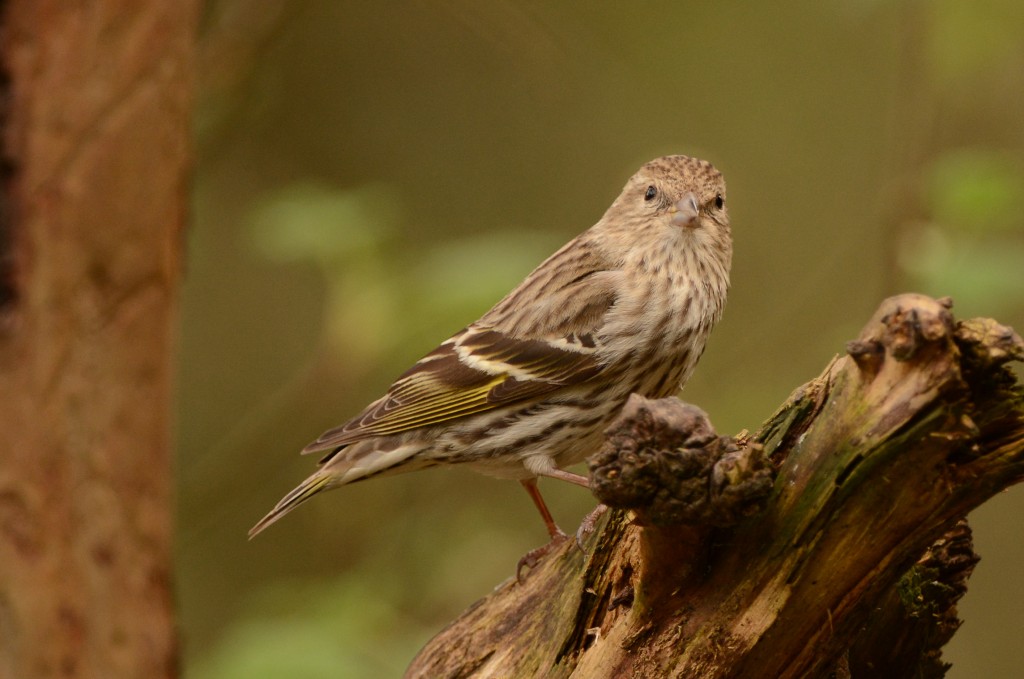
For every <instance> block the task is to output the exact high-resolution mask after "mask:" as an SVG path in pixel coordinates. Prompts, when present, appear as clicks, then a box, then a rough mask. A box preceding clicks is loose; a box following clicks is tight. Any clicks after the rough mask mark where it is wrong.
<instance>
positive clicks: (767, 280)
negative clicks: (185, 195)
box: [177, 0, 1024, 679]
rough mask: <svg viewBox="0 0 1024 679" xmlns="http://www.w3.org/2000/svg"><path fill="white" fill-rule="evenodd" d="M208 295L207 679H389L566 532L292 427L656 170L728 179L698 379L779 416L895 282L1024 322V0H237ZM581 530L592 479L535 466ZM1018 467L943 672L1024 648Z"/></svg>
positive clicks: (197, 461)
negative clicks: (726, 266) (651, 164)
mask: <svg viewBox="0 0 1024 679" xmlns="http://www.w3.org/2000/svg"><path fill="white" fill-rule="evenodd" d="M202 40H203V44H202V55H203V58H202V75H201V77H202V89H201V92H200V99H199V102H198V111H197V122H196V134H197V139H198V144H199V158H198V165H197V168H196V178H195V185H194V220H193V227H192V229H191V231H190V233H189V244H188V247H189V261H188V282H187V289H186V293H185V300H184V308H183V312H182V331H181V332H182V336H181V375H180V394H181V397H180V409H179V410H180V415H179V420H180V421H179V426H178V441H179V451H180V452H179V458H178V475H179V478H180V490H179V525H180V529H179V534H178V540H177V549H178V552H177V560H178V564H177V565H178V583H177V589H178V597H179V601H180V605H181V612H182V632H183V636H184V642H185V646H184V648H185V662H186V671H187V676H188V677H190V678H191V679H233V678H235V677H238V678H242V677H245V678H246V679H259V678H261V677H275V678H276V677H299V676H301V677H304V678H307V679H309V678H312V679H318V678H320V677H324V678H326V677H331V678H335V679H336V678H339V677H342V678H344V677H359V678H366V677H393V676H398V675H399V674H400V673H401V671H402V669H403V668H404V667H405V666H406V664H407V663H408V662H409V660H410V659H411V658H412V656H413V655H414V653H415V652H416V651H417V650H418V648H419V647H420V646H421V645H422V644H423V643H424V642H425V641H426V640H427V639H428V638H429V637H430V636H432V634H433V633H435V632H436V631H438V630H439V629H440V628H441V627H442V626H443V625H444V623H445V622H446V621H448V620H450V619H451V618H452V617H454V616H455V615H456V614H457V613H458V612H459V611H461V610H462V609H463V608H465V607H466V606H467V605H469V604H470V603H471V602H473V601H474V600H476V599H477V598H479V597H481V596H483V595H485V594H486V593H488V592H489V591H490V590H491V588H492V587H494V586H495V585H497V584H498V583H500V582H501V581H503V580H504V579H506V578H508V577H509V576H510V575H511V574H512V572H513V569H514V566H515V563H516V561H517V559H518V558H519V556H520V555H522V554H523V553H524V552H526V551H527V550H529V549H531V548H533V547H535V546H537V545H539V544H542V543H543V542H544V540H545V537H546V535H545V532H544V529H543V526H542V525H541V522H540V521H539V519H538V517H537V516H536V513H535V510H534V508H533V506H532V505H531V503H530V502H529V499H528V498H527V496H526V494H525V493H523V491H522V490H521V489H520V488H519V487H518V484H515V483H509V482H501V481H496V480H492V479H489V478H484V477H480V476H476V475H473V474H471V473H469V472H464V471H461V470H441V471H428V472H421V473H418V474H413V475H408V476H404V477H403V476H399V477H393V478H390V479H380V480H375V481H373V482H370V483H366V484H357V485H355V486H352V487H349V488H346V489H343V490H341V491H336V492H334V493H330V494H327V495H325V496H321V497H320V498H318V499H317V500H316V501H314V502H312V503H310V504H309V505H306V506H304V507H303V508H302V509H301V510H300V511H297V512H295V513H294V514H292V515H290V516H289V517H288V519H287V520H286V521H284V522H282V523H281V524H279V525H276V526H274V527H273V528H272V529H271V530H269V531H267V532H266V533H265V534H263V535H261V536H260V537H259V538H258V539H257V540H255V541H253V542H247V541H246V538H245V534H246V530H247V529H248V528H249V527H250V526H251V525H252V524H253V523H254V522H255V521H256V520H257V519H258V518H259V517H260V516H262V515H263V513H264V512H265V511H266V510H267V509H269V508H270V507H271V506H272V505H273V503H274V502H276V501H277V499H278V498H279V497H280V496H281V495H282V494H284V493H285V492H286V491H288V490H289V489H291V488H292V487H293V486H294V485H295V484H297V483H298V482H299V481H300V480H301V479H303V478H304V477H305V476H306V475H307V474H308V473H309V472H310V471H311V469H312V468H313V465H314V462H315V460H313V459H310V458H300V457H299V456H298V455H297V454H296V453H297V451H298V450H299V449H300V448H301V447H302V446H303V445H305V444H306V443H308V442H309V441H310V440H312V439H313V438H315V437H316V436H317V435H318V434H319V433H320V432H321V431H322V430H324V429H326V428H328V427H330V426H333V425H336V424H339V423H340V422H342V421H344V420H345V419H347V418H348V417H349V416H351V415H353V414H354V413H355V412H356V411H357V410H358V409H359V408H361V407H362V406H363V405H364V404H365V403H366V402H368V401H369V400H371V399H372V398H375V397H376V396H378V395H379V394H380V393H381V392H382V390H383V389H384V388H385V387H386V386H387V385H388V384H389V382H390V381H391V379H393V378H394V377H395V376H397V375H398V374H399V373H401V372H402V371H403V370H404V369H405V368H406V367H407V366H408V365H409V364H411V362H413V361H415V360H416V359H417V358H419V357H420V356H421V355H422V354H423V353H425V352H426V351H428V350H430V349H432V348H433V346H434V345H435V344H436V343H437V342H438V341H440V340H441V339H443V338H445V337H447V336H448V335H449V334H451V333H452V332H453V331H455V330H457V329H459V328H461V327H462V326H463V325H464V324H465V323H466V322H467V321H469V320H472V319H474V318H476V317H477V315H479V314H480V313H481V312H483V311H484V310H486V309H487V308H488V307H489V306H490V305H491V304H493V303H494V302H495V301H496V300H497V299H499V298H500V297H501V296H502V295H503V294H504V293H505V292H506V291H508V290H509V289H510V288H511V287H512V286H513V285H515V284H516V283H517V282H518V281H519V280H520V279H521V278H522V277H523V276H524V275H525V274H526V273H527V272H529V271H530V270H531V269H532V268H533V267H534V266H535V265H536V264H537V263H539V262H540V261H541V260H542V259H543V258H544V257H545V256H546V255H547V254H549V253H550V252H552V251H553V250H554V249H555V248H557V247H558V246H560V245H561V244H562V243H563V242H565V241H566V240H568V239H569V238H571V237H572V236H574V235H575V234H576V233H578V232H580V231H582V230H583V229H585V228H587V227H588V226H589V225H591V224H592V223H593V222H595V221H596V220H597V219H598V218H599V217H600V216H601V214H602V212H603V211H604V209H605V208H606V207H607V205H608V204H609V203H610V202H611V200H612V199H613V198H614V197H615V196H616V195H617V194H618V191H619V189H620V187H621V186H622V184H623V183H624V182H625V180H626V178H627V177H628V176H629V175H630V174H632V172H633V171H634V170H635V169H636V168H637V167H638V166H639V165H640V164H641V163H643V162H644V161H646V160H649V159H650V158H653V157H655V156H658V155H662V154H667V153H687V154H692V155H699V156H701V157H704V158H707V159H709V160H711V161H712V162H714V163H715V164H716V165H717V166H718V167H719V169H721V170H722V171H723V172H724V173H725V176H726V178H727V180H728V183H729V201H730V206H731V207H730V212H731V215H732V218H733V224H734V236H735V252H736V254H735V261H734V268H733V286H732V292H731V295H730V301H729V305H728V308H727V310H726V315H725V319H724V320H723V322H722V323H721V325H720V326H719V328H718V329H717V330H716V332H715V334H714V335H713V337H712V340H711V343H710V346H709V348H708V351H707V353H706V354H705V356H704V359H703V362H702V364H701V366H700V368H699V369H698V371H697V374H696V376H695V377H694V378H693V380H692V381H691V383H690V384H689V385H688V386H687V388H686V391H685V393H684V397H685V398H686V399H687V400H689V401H692V402H695V403H697V404H699V405H700V406H702V407H703V408H705V409H706V410H708V411H709V412H710V413H711V416H712V419H713V420H714V421H715V423H716V424H717V426H718V427H719V429H720V431H722V432H732V433H734V432H736V431H739V430H740V429H743V428H748V429H752V430H753V429H756V428H757V426H758V425H759V424H760V422H761V421H762V420H764V419H765V418H766V417H767V416H768V415H769V414H770V413H771V412H772V411H773V410H774V409H775V407H776V406H777V405H779V404H780V403H781V402H782V401H783V400H784V398H785V397H786V396H787V394H788V393H789V392H790V391H791V390H792V389H794V388H795V387H797V386H798V385H799V384H801V383H803V382H805V381H807V380H809V379H811V378H812V377H814V376H815V375H817V374H818V373H819V372H820V370H821V369H822V368H823V367H824V366H825V365H826V363H827V362H828V361H829V359H830V358H831V357H832V356H833V355H834V354H836V353H837V352H841V351H842V349H843V346H844V343H845V342H846V340H848V339H851V338H853V337H855V336H856V334H857V332H858V331H859V329H860V327H861V326H862V325H863V324H864V323H865V322H866V320H867V319H868V318H869V317H870V315H871V314H872V313H873V311H874V310H875V308H876V307H877V305H878V304H879V302H880V301H881V300H882V299H883V298H884V297H886V296H888V295H891V294H894V293H898V292H904V291H921V292H925V293H929V294H933V295H936V296H939V295H952V296H953V297H954V299H955V302H956V306H955V309H954V311H955V312H956V313H957V314H958V315H960V316H962V317H969V316H976V315H984V316H993V317H995V318H997V319H998V320H1000V321H1002V322H1004V323H1008V324H1011V325H1015V326H1016V327H1018V328H1024V3H1020V2H1019V0H978V1H976V2H972V3H964V2H959V1H956V0H931V1H929V2H924V1H917V2H913V1H904V2H895V1H893V2H883V1H881V0H847V1H838V0H832V1H826V2H820V1H818V0H800V1H795V2H789V3H746V2H737V1H735V0H731V1H729V0H726V1H720V2H713V3H712V2H700V3H694V2H646V3H621V2H594V3H555V2H542V1H539V0H538V1H532V2H527V1H513V0H490V1H489V2H486V3H483V2H477V1H476V0H437V1H435V2H415V1H391V2H376V3H370V2H340V1H338V0H290V1H287V2H286V1H284V0H214V1H212V2H210V3H209V4H208V6H207V9H206V12H205V16H204V21H203V28H202ZM542 487H543V489H544V490H545V492H546V496H547V497H548V499H549V502H550V503H551V504H552V505H553V509H554V511H555V513H556V515H557V517H558V519H559V520H560V522H561V523H562V525H563V526H565V527H567V528H572V527H574V526H575V525H576V523H577V521H578V520H579V518H580V517H581V516H582V515H583V514H584V513H585V512H586V511H588V510H589V509H590V508H591V506H592V505H593V502H594V501H593V499H592V498H591V497H590V495H589V494H588V493H586V492H584V491H581V490H580V489H577V488H574V487H570V486H563V485H562V484H557V483H555V482H542ZM1022 516H1024V488H1017V489H1013V490H1011V491H1009V492H1006V493H1004V494H1002V495H1001V496H1000V497H997V498H995V499H994V500H992V501H991V502H989V503H988V504H986V505H985V506H984V507H983V508H981V509H979V510H978V511H976V512H975V513H974V514H973V515H972V525H973V526H974V528H975V531H976V549H977V551H978V552H979V553H980V554H981V556H982V558H983V560H982V562H981V564H980V565H979V566H978V568H977V570H976V572H975V575H974V577H973V579H972V581H971V589H970V592H969V593H968V595H967V597H966V598H965V599H964V601H963V603H962V605H961V613H962V617H963V618H964V619H965V620H966V623H965V624H964V626H963V628H962V629H961V631H960V632H959V634H958V635H957V637H956V640H955V641H954V642H953V644H952V646H951V647H949V648H948V651H947V653H946V658H947V659H948V660H951V661H953V662H954V663H955V664H954V669H953V670H952V672H951V673H950V675H949V676H950V677H953V678H955V679H964V678H968V677H987V678H993V677H994V678H999V677H1011V676H1012V677H1017V676H1019V671H1020V666H1021V663H1022V662H1024V655H1022V650H1021V644H1020V630H1021V629H1024V522H1022V520H1021V517H1022Z"/></svg>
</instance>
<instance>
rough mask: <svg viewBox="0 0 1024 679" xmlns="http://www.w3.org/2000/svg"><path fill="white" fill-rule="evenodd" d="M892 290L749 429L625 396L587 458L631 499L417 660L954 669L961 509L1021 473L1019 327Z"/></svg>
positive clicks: (722, 669) (503, 666)
mask: <svg viewBox="0 0 1024 679" xmlns="http://www.w3.org/2000/svg"><path fill="white" fill-rule="evenodd" d="M950 307H951V303H950V302H949V300H945V299H944V300H934V299H931V298H928V297H924V296H921V295H912V294H907V295H901V296H898V297H893V298H890V299H888V300H886V301H885V302H883V304H882V305H881V307H880V308H879V310H878V312H877V313H876V314H875V315H874V317H873V318H872V319H871V320H870V321H869V322H868V324H867V325H866V326H865V328H864V330H863V331H862V332H861V334H860V337H859V338H857V339H856V340H854V341H852V342H850V343H849V345H848V346H847V355H846V356H843V357H841V358H835V359H834V360H833V361H832V362H831V363H830V364H829V365H828V366H827V367H826V368H825V371H824V372H823V373H822V374H821V375H820V376H819V377H818V378H816V379H814V380H812V381H811V382H809V383H807V384H805V385H804V386H802V387H800V388H799V389H797V390H796V391H795V392H794V393H793V394H792V396H790V398H789V399H788V400H787V402H786V403H785V404H783V406H782V407H781V408H780V409H779V410H778V412H776V413H775V414H774V415H773V416H771V417H770V418H769V419H768V420H767V422H765V424H764V425H763V426H762V427H761V429H760V430H759V431H758V432H757V433H756V434H755V435H753V436H745V435H744V436H740V437H737V438H735V439H733V438H728V437H720V436H718V435H717V434H715V432H714V430H713V429H712V428H711V425H710V423H709V422H708V419H707V417H706V416H705V415H704V414H703V413H702V412H701V411H699V410H698V409H696V408H694V407H692V406H688V405H686V404H683V403H681V402H679V401H677V400H675V399H663V400H661V401H646V400H644V399H641V398H639V397H634V398H633V399H631V401H630V402H629V404H628V405H627V407H626V408H624V410H623V413H622V415H621V416H620V418H619V420H618V421H617V422H616V423H614V424H613V425H612V427H610V428H609V431H608V432H607V435H606V443H605V446H604V448H603V449H602V450H601V451H600V452H599V453H597V454H596V455H594V456H593V457H592V458H591V460H590V467H591V487H592V489H593V490H594V492H595V494H596V495H597V496H598V498H599V499H601V500H602V501H603V502H605V503H607V504H608V505H610V506H612V507H615V508H617V509H616V510H615V511H612V512H610V513H609V515H608V518H607V520H605V521H604V522H602V524H600V526H599V528H598V530H597V532H596V534H595V535H594V536H592V537H591V539H589V540H588V541H587V543H586V552H584V551H581V550H580V549H578V548H577V546H576V545H575V544H573V543H572V541H567V543H566V544H565V545H563V546H562V548H561V549H560V550H559V551H557V552H555V553H553V554H552V555H550V556H549V557H548V558H547V559H546V560H545V561H544V562H543V563H542V564H541V565H540V566H539V567H538V569H537V570H536V571H535V572H532V573H530V574H529V576H528V577H527V579H526V581H525V582H524V583H523V584H521V585H520V584H517V583H516V582H515V581H514V580H512V579H510V580H509V581H506V582H505V583H504V584H502V585H501V586H500V587H498V588H497V589H496V590H495V591H494V592H493V593H492V594H491V595H489V596H487V597H486V598H484V599H482V600H481V601H478V602H477V603H476V604H474V605H473V606H471V607H470V608H469V609H468V610H467V611H465V612H464V613H463V614H462V615H461V616H460V617H459V618H458V619H456V620H455V621H453V622H452V623H451V624H450V625H449V626H448V627H447V628H446V629H445V630H443V631H442V632H441V633H440V634H438V635H437V636H436V637H435V638H434V639H433V640H432V641H430V642H429V643H428V644H427V646H426V647H425V648H424V649H423V650H422V651H421V652H420V653H419V655H418V656H417V657H416V658H415V659H414V661H413V662H412V664H411V666H410V667H409V669H408V671H407V674H406V676H407V677H513V676H514V677H528V676H543V677H588V678H593V677H624V676H633V677H701V678H703V679H708V678H715V677H757V678H763V677H792V678H802V677H849V676H853V677H868V676H870V677H941V676H942V675H943V674H944V673H945V669H946V666H945V665H944V664H943V663H942V661H941V658H940V648H941V646H942V645H943V644H944V643H945V642H946V641H948V639H949V638H950V637H951V636H952V634H953V632H954V631H955V630H956V628H957V626H958V625H959V622H958V620H957V618H956V609H955V605H956V601H957V600H958V599H959V597H960V596H961V595H962V594H963V592H964V591H965V589H966V580H967V577H968V576H969V575H970V572H971V570H972V568H973V566H974V564H975V563H976V561H977V557H976V556H975V555H974V553H973V551H972V549H971V544H970V531H969V529H968V528H967V525H966V522H965V521H964V520H963V517H964V516H965V515H966V514H967V512H969V511H970V510H971V509H973V508H974V507H977V506H978V505H979V504H981V503H982V502H984V501H985V500H986V499H987V498H989V497H991V496H992V495H994V494H995V493H997V492H999V491H1000V490H1002V489H1004V488H1006V487H1007V486H1009V485H1011V484H1013V483H1016V482H1018V481H1020V480H1021V478H1022V476H1024V394H1022V389H1021V385H1020V384H1019V382H1018V380H1017V379H1016V377H1015V375H1014V373H1013V372H1012V371H1011V370H1010V368H1009V367H1008V366H1007V363H1009V362H1010V361H1013V360H1021V359H1022V358H1024V342H1022V341H1021V338H1020V337H1019V336H1018V335H1017V334H1016V333H1014V332H1013V331H1012V330H1011V329H1009V328H1006V327H1004V326H1001V325H999V324H998V323H996V322H994V321H992V320H989V319H975V320H969V321H962V322H956V321H955V320H954V318H953V315H952V313H951V310H950Z"/></svg>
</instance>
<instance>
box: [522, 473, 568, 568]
mask: <svg viewBox="0 0 1024 679" xmlns="http://www.w3.org/2000/svg"><path fill="white" fill-rule="evenodd" d="M572 476H576V474H572ZM520 483H522V484H523V488H525V489H526V492H527V493H529V494H530V499H531V500H533V504H535V505H536V506H537V511H539V512H540V515H541V518H542V519H544V525H545V526H547V529H548V535H549V536H551V541H550V542H548V543H547V544H546V545H543V546H541V547H538V548H537V549H533V550H530V551H529V552H527V553H526V554H524V555H523V558H521V559H520V560H519V564H518V565H517V566H516V580H517V581H518V582H519V584H522V582H523V568H524V567H526V568H530V569H532V568H533V567H534V566H536V565H537V564H538V563H540V560H541V559H543V558H544V557H545V556H547V555H548V553H549V552H551V551H552V550H553V549H555V548H556V547H558V545H560V544H561V543H562V541H563V540H565V539H566V537H567V536H566V534H565V533H563V532H562V529H561V528H559V527H558V524H556V523H555V519H554V517H552V516H551V511H550V510H549V509H548V506H547V504H545V503H544V498H543V497H541V494H540V488H538V487H537V479H525V480H523V481H520Z"/></svg>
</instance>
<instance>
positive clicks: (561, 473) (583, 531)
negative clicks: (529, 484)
mask: <svg viewBox="0 0 1024 679" xmlns="http://www.w3.org/2000/svg"><path fill="white" fill-rule="evenodd" d="M543 474H544V476H550V477H551V478H553V479H561V480H562V481H568V482H569V483H575V484H576V485H577V486H583V487H584V488H590V479H588V478H587V477H586V476H581V475H580V474H573V473H572V472H567V471H565V470H564V469H550V470H548V471H545V472H543ZM531 495H532V493H531ZM539 496H540V495H539V494H538V497H539ZM607 511H608V505H598V506H597V507H595V508H594V511H592V512H590V513H589V514H587V515H586V516H585V517H583V522H582V523H581V524H580V527H579V528H578V529H577V530H576V546H577V547H579V548H580V551H581V552H586V551H587V550H585V549H584V548H583V540H584V539H585V538H586V537H587V536H588V535H590V534H591V533H593V532H594V526H595V525H596V524H597V520H598V519H600V518H601V516H603V515H604V513H605V512H607ZM542 513H543V512H542Z"/></svg>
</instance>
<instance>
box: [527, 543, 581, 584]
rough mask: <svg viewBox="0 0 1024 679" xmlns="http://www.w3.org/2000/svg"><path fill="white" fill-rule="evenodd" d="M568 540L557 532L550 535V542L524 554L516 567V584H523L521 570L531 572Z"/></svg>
mask: <svg viewBox="0 0 1024 679" xmlns="http://www.w3.org/2000/svg"><path fill="white" fill-rule="evenodd" d="M568 539H569V536H568V535H566V534H565V533H563V532H562V531H560V530H559V531H558V532H557V533H552V534H551V541H550V542H548V543H547V544H546V545H542V546H540V547H538V548H537V549H531V550H530V551H529V552H527V553H526V554H524V555H523V558H521V559H520V560H519V563H518V564H517V565H516V582H518V583H519V584H520V585H521V584H523V568H528V569H530V570H533V569H534V568H535V567H536V566H537V564H539V563H540V562H541V560H542V559H543V558H544V557H545V556H547V555H548V554H550V553H551V552H553V551H555V550H556V549H558V547H559V546H561V544H562V543H563V542H565V541H566V540H568Z"/></svg>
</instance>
